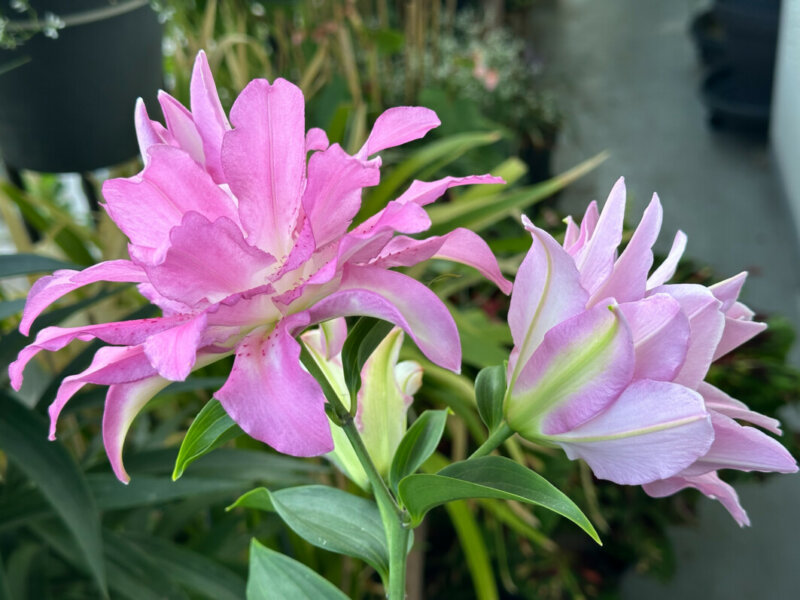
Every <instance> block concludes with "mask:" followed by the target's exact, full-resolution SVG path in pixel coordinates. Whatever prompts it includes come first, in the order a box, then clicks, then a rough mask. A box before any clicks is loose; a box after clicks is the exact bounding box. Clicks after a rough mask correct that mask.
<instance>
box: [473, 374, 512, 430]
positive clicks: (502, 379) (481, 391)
mask: <svg viewBox="0 0 800 600" xmlns="http://www.w3.org/2000/svg"><path fill="white" fill-rule="evenodd" d="M505 394H506V368H505V367H504V366H503V365H495V366H493V367H486V368H485V369H482V370H481V372H480V373H478V377H477V378H476V379H475V399H476V401H477V403H478V414H480V416H481V419H482V420H483V422H484V423H485V424H486V427H487V428H488V429H489V431H490V432H491V431H494V430H495V429H497V427H498V426H499V425H500V423H502V422H503V398H504V397H505Z"/></svg>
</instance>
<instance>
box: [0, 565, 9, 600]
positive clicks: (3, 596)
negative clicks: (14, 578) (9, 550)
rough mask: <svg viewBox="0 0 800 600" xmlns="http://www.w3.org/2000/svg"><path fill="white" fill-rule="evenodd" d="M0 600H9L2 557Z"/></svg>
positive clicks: (0, 566)
mask: <svg viewBox="0 0 800 600" xmlns="http://www.w3.org/2000/svg"><path fill="white" fill-rule="evenodd" d="M0 600H11V590H10V589H9V587H8V579H7V578H6V570H5V569H4V568H3V561H2V557H0Z"/></svg>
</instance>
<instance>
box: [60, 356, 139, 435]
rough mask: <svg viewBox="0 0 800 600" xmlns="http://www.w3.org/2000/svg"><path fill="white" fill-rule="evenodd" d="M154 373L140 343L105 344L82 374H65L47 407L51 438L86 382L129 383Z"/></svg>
mask: <svg viewBox="0 0 800 600" xmlns="http://www.w3.org/2000/svg"><path fill="white" fill-rule="evenodd" d="M153 375H155V370H154V369H153V367H152V365H151V364H150V362H149V361H148V360H147V357H146V356H145V354H144V351H143V350H142V347H141V346H122V347H119V346H104V347H102V348H100V349H99V350H98V351H97V352H96V353H95V355H94V359H92V364H90V365H89V367H88V368H86V369H85V370H84V371H82V372H81V373H77V374H75V375H70V376H69V377H65V378H64V380H63V381H62V382H61V385H60V386H59V388H58V392H57V393H56V398H55V400H53V402H52V404H50V406H49V407H48V409H47V412H48V414H49V415H50V439H51V440H54V439H56V423H57V422H58V416H59V415H60V414H61V410H62V409H63V408H64V405H65V404H66V403H67V402H68V401H69V399H70V398H72V396H74V395H75V394H76V393H77V392H78V390H80V389H81V388H82V387H83V386H84V385H86V384H87V383H95V384H98V385H112V384H115V383H129V382H131V381H138V380H140V379H144V378H145V377H151V376H153Z"/></svg>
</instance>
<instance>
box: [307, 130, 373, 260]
mask: <svg viewBox="0 0 800 600" xmlns="http://www.w3.org/2000/svg"><path fill="white" fill-rule="evenodd" d="M379 167H380V161H361V160H358V159H356V158H353V157H352V156H350V155H349V154H347V153H346V152H345V151H344V150H342V148H341V146H339V144H334V145H333V146H331V147H330V148H328V149H327V150H325V151H323V152H315V153H314V154H312V155H311V159H310V160H309V161H308V185H307V186H306V190H305V192H304V193H303V200H302V202H303V209H304V210H305V213H306V217H307V218H308V220H309V222H310V224H311V230H312V232H313V234H314V240H315V242H316V246H317V247H319V248H321V247H323V246H325V245H327V244H329V243H330V242H332V241H334V240H336V239H339V238H340V237H341V236H342V235H344V233H345V232H346V231H347V228H348V227H350V223H351V222H352V220H353V217H355V216H356V213H357V212H358V210H359V208H361V190H362V189H363V188H365V187H368V186H373V185H377V183H378V182H379V181H380V171H379Z"/></svg>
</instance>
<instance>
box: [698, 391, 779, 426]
mask: <svg viewBox="0 0 800 600" xmlns="http://www.w3.org/2000/svg"><path fill="white" fill-rule="evenodd" d="M697 391H698V392H700V394H702V395H703V399H704V400H705V402H706V408H707V409H708V410H711V411H714V412H717V413H720V414H722V415H725V416H726V417H730V418H731V419H736V420H737V421H747V422H748V423H752V424H753V425H758V426H759V427H763V428H764V429H766V430H767V431H771V432H772V433H774V434H775V435H782V434H783V432H782V431H781V423H780V421H778V420H777V419H773V418H772V417H768V416H766V415H762V414H761V413H757V412H755V411H754V410H750V409H749V408H748V406H747V405H746V404H745V403H744V402H740V401H739V400H736V399H735V398H731V397H730V396H729V395H728V394H726V393H725V392H723V391H722V390H721V389H719V388H716V387H714V386H713V385H711V384H709V383H706V382H705V381H703V382H702V383H701V384H700V385H699V386H698V387H697Z"/></svg>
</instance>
